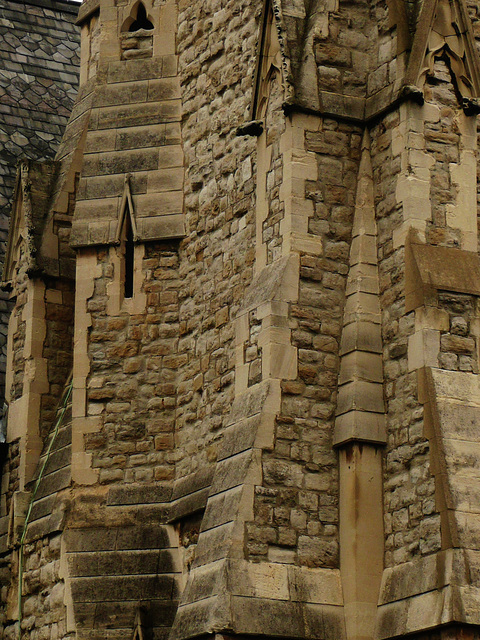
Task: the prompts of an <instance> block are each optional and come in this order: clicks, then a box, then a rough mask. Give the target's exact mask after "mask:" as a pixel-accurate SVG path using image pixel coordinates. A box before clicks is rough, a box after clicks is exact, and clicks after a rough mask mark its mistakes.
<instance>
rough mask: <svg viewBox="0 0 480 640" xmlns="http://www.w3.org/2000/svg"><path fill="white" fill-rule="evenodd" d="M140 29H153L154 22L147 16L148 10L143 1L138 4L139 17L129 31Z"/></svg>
mask: <svg viewBox="0 0 480 640" xmlns="http://www.w3.org/2000/svg"><path fill="white" fill-rule="evenodd" d="M140 29H153V24H152V23H151V22H150V20H149V19H148V18H147V12H146V10H145V7H144V6H143V4H142V3H141V2H140V4H139V5H138V11H137V19H136V20H135V21H134V22H132V24H131V25H130V29H129V31H130V32H133V31H140Z"/></svg>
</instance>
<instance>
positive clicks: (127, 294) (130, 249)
mask: <svg viewBox="0 0 480 640" xmlns="http://www.w3.org/2000/svg"><path fill="white" fill-rule="evenodd" d="M127 207H128V205H127ZM123 259H124V264H125V281H124V291H123V296H124V298H133V274H134V269H135V244H134V240H133V229H132V223H131V221H130V215H129V213H128V211H127V215H126V216H125V244H124V253H123Z"/></svg>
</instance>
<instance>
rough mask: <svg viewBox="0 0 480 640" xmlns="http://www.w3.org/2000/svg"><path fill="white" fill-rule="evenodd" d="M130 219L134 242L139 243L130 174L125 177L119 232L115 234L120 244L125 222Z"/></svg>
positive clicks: (118, 224) (118, 225) (117, 242)
mask: <svg viewBox="0 0 480 640" xmlns="http://www.w3.org/2000/svg"><path fill="white" fill-rule="evenodd" d="M127 219H128V221H129V224H130V226H131V228H132V235H133V241H134V242H136V241H137V235H138V234H137V223H136V220H135V208H134V206H133V199H132V192H131V189H130V174H129V173H128V174H126V175H125V184H124V187H123V196H122V202H121V203H120V215H119V216H118V223H117V231H116V233H115V242H116V244H120V243H121V241H122V235H123V232H124V227H125V222H126V220H127Z"/></svg>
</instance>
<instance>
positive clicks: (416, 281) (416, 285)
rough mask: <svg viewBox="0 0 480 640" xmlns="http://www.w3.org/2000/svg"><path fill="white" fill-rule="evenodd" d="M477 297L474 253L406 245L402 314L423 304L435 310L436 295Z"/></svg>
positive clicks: (479, 274) (479, 276)
mask: <svg viewBox="0 0 480 640" xmlns="http://www.w3.org/2000/svg"><path fill="white" fill-rule="evenodd" d="M439 290H443V291H452V292H455V293H468V294H470V295H475V296H480V258H479V257H478V254H477V253H473V252H471V251H463V250H462V249H454V248H453V247H435V246H430V245H423V244H416V243H413V242H412V243H409V244H407V246H406V249H405V312H406V313H408V312H409V311H412V310H413V309H416V308H417V307H420V306H422V305H424V304H427V305H432V306H437V295H438V291H439Z"/></svg>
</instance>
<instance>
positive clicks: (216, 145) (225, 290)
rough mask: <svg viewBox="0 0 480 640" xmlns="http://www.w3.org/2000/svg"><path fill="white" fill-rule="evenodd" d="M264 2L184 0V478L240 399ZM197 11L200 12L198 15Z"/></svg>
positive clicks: (206, 460) (202, 461) (199, 463)
mask: <svg viewBox="0 0 480 640" xmlns="http://www.w3.org/2000/svg"><path fill="white" fill-rule="evenodd" d="M259 10H260V5H258V6H256V4H255V3H251V2H247V1H243V0H242V1H241V2H236V3H235V4H234V5H231V6H229V7H228V8H227V6H223V4H222V3H220V2H217V1H213V0H212V1H209V2H205V3H202V6H201V8H200V10H199V8H198V7H195V6H193V5H192V4H191V3H190V2H179V27H178V43H179V51H178V53H179V74H180V81H181V84H182V106H183V114H184V115H183V125H182V138H183V144H184V151H185V161H186V167H187V170H186V175H185V214H186V229H187V236H186V239H185V240H184V241H182V243H181V245H180V252H179V257H180V271H179V274H180V279H181V286H180V290H179V322H180V335H179V337H180V340H179V344H178V353H179V356H178V357H179V358H181V359H182V360H183V361H184V364H182V365H181V366H180V367H179V372H178V387H177V388H178V409H177V414H176V429H177V432H176V444H177V453H176V457H177V474H178V477H182V476H185V475H187V474H189V473H192V472H196V471H200V470H201V469H202V468H204V467H205V466H209V465H213V463H214V461H215V460H216V456H217V451H218V443H219V441H220V437H221V430H222V426H223V425H224V421H225V418H226V416H227V414H228V411H229V409H230V406H231V402H232V399H233V391H234V387H233V382H234V377H233V371H234V334H233V320H234V318H235V316H236V313H237V311H238V309H239V306H240V304H241V301H242V297H243V295H244V292H245V290H246V288H247V286H248V284H249V283H250V281H251V278H252V266H253V260H254V247H253V238H254V233H255V231H254V229H255V227H254V224H255V223H254V215H253V214H254V189H255V186H254V180H253V175H254V171H255V165H254V162H255V157H254V155H253V151H254V149H255V140H254V139H252V138H248V137H247V138H246V137H237V136H236V129H237V127H238V126H240V125H242V124H244V123H245V122H246V121H248V119H249V106H250V99H251V91H252V76H253V71H254V60H255V58H254V56H255V47H256V38H257V29H258V18H259ZM199 11H200V12H199Z"/></svg>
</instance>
